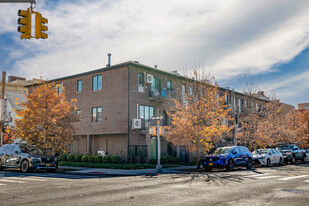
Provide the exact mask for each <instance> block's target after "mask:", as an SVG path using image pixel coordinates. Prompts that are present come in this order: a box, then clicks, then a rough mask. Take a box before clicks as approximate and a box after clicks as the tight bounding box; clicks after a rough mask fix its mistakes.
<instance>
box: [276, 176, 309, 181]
mask: <svg viewBox="0 0 309 206" xmlns="http://www.w3.org/2000/svg"><path fill="white" fill-rule="evenodd" d="M307 176H309V175H298V176H293V177H286V178H282V179H279V180H291V179H296V178H302V177H307Z"/></svg>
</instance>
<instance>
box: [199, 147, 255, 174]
mask: <svg viewBox="0 0 309 206" xmlns="http://www.w3.org/2000/svg"><path fill="white" fill-rule="evenodd" d="M252 164H253V157H252V154H251V153H250V152H249V150H248V148H247V147H243V146H231V147H219V148H217V149H216V150H215V151H214V152H213V154H211V155H207V156H206V157H205V158H204V163H203V166H204V169H205V171H211V170H212V168H214V167H215V168H226V169H227V170H229V171H231V170H234V166H246V167H247V169H251V168H252Z"/></svg>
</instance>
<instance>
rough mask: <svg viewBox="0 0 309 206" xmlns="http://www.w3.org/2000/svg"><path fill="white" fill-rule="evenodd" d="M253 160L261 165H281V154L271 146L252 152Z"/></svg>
mask: <svg viewBox="0 0 309 206" xmlns="http://www.w3.org/2000/svg"><path fill="white" fill-rule="evenodd" d="M252 156H253V161H254V163H256V164H260V165H261V166H267V167H269V166H271V165H273V164H277V165H281V164H282V163H283V158H282V154H281V153H280V152H279V151H278V150H276V149H272V148H267V149H258V150H255V151H254V152H253V153H252Z"/></svg>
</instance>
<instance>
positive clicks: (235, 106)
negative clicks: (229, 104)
mask: <svg viewBox="0 0 309 206" xmlns="http://www.w3.org/2000/svg"><path fill="white" fill-rule="evenodd" d="M236 103H237V102H236V97H234V111H235V112H236V109H237V104H236Z"/></svg>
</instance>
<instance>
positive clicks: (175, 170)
mask: <svg viewBox="0 0 309 206" xmlns="http://www.w3.org/2000/svg"><path fill="white" fill-rule="evenodd" d="M192 168H196V166H179V167H171V168H163V169H162V173H160V174H179V173H184V171H181V170H185V169H192ZM59 169H63V170H71V171H67V172H66V173H70V174H83V175H107V176H139V175H157V173H156V169H137V170H121V169H104V168H86V167H67V166H59Z"/></svg>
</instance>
